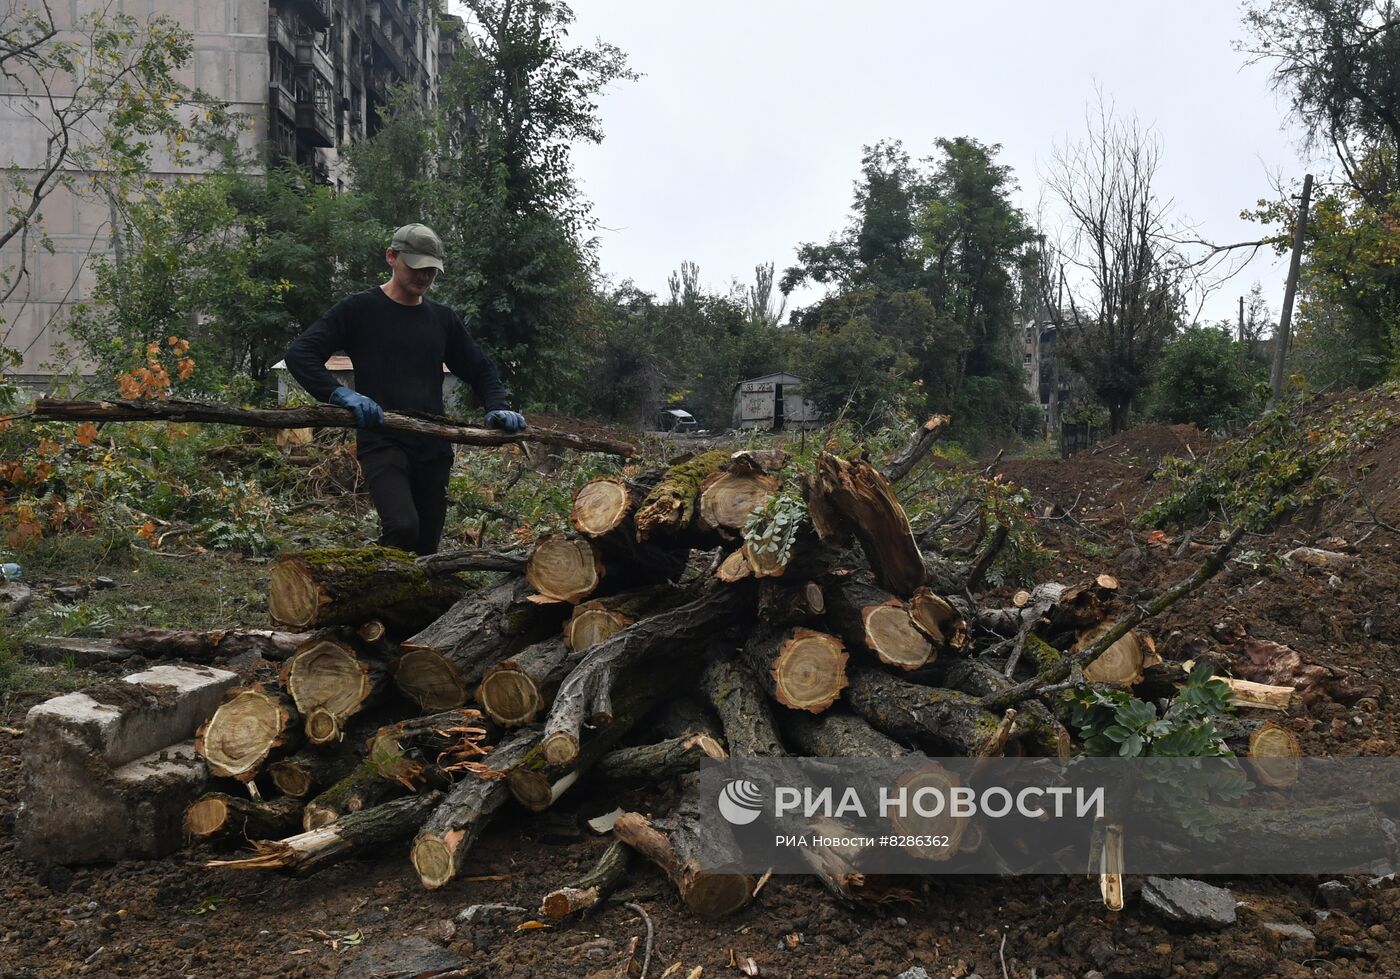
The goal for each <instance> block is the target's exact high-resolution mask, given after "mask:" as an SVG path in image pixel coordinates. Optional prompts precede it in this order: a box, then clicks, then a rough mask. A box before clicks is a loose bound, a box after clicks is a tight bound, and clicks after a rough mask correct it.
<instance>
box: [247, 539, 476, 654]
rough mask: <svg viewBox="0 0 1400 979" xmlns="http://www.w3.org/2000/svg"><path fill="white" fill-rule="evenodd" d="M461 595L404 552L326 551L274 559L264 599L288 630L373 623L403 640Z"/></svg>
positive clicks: (461, 586)
mask: <svg viewBox="0 0 1400 979" xmlns="http://www.w3.org/2000/svg"><path fill="white" fill-rule="evenodd" d="M466 590H467V586H466V583H465V582H463V581H462V580H461V579H459V578H456V577H453V576H451V575H434V574H430V573H429V572H428V571H426V570H425V569H423V568H421V567H419V566H418V564H417V563H416V562H415V561H414V558H413V555H412V554H409V553H408V552H406V551H399V550H395V549H393V548H387V547H362V548H343V547H328V548H320V549H317V550H310V551H302V552H300V553H297V554H288V555H285V556H283V557H282V558H280V559H278V561H277V563H276V564H274V565H273V566H272V572H271V575H270V580H269V583H268V592H267V595H268V608H269V610H270V611H271V613H272V619H273V621H274V622H277V623H278V624H280V625H285V626H289V627H291V628H293V629H313V628H319V627H322V626H332V625H354V626H358V625H360V624H361V623H363V622H367V621H369V620H370V619H378V620H379V621H381V622H383V623H385V624H386V625H388V626H389V627H390V628H391V629H393V630H394V631H396V632H398V633H399V634H401V635H402V634H406V633H413V632H417V631H418V630H419V629H421V628H423V627H424V626H425V625H427V624H428V623H429V622H432V621H433V620H434V619H436V618H437V617H438V616H440V615H442V613H444V612H446V611H447V609H448V608H449V607H451V605H452V603H453V602H455V601H456V600H457V599H459V598H461V597H462V594H463V593H464V592H465V591H466Z"/></svg>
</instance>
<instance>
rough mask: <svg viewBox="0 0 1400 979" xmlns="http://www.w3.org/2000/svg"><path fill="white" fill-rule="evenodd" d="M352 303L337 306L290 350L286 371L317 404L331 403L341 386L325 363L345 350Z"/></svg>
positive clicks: (296, 341)
mask: <svg viewBox="0 0 1400 979" xmlns="http://www.w3.org/2000/svg"><path fill="white" fill-rule="evenodd" d="M349 304H350V300H349V299H348V298H347V299H342V300H341V301H340V302H338V303H336V304H335V305H334V306H332V307H331V308H330V309H329V310H328V311H327V312H326V314H325V315H324V316H322V317H321V318H320V319H318V320H317V321H316V322H315V323H312V324H311V325H310V326H308V327H307V328H306V329H305V330H303V331H302V332H301V334H300V335H299V336H298V337H297V338H296V339H295V340H293V341H292V344H291V346H289V347H288V348H287V356H286V360H287V370H288V371H290V372H291V375H292V377H294V378H296V381H297V383H298V384H300V385H301V386H302V387H304V388H305V389H306V392H307V393H308V394H310V395H311V396H312V397H313V398H315V399H316V400H317V401H329V400H330V398H331V393H332V392H333V391H335V389H336V388H338V387H340V382H339V381H337V380H336V379H335V375H334V374H332V373H331V372H330V371H328V370H327V369H326V360H327V358H329V357H330V356H331V354H333V353H335V352H336V351H337V350H344V349H345V343H346V339H347V336H348V333H349V310H348V308H347V307H348V306H349Z"/></svg>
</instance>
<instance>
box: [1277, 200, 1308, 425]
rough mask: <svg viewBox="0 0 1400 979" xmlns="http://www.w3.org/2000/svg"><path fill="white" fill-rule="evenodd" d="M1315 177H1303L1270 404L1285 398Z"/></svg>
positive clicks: (1280, 318)
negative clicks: (1285, 375)
mask: <svg viewBox="0 0 1400 979" xmlns="http://www.w3.org/2000/svg"><path fill="white" fill-rule="evenodd" d="M1312 181H1313V178H1312V174H1310V173H1309V174H1306V175H1304V177H1303V199H1302V201H1301V203H1299V205H1298V220H1297V223H1296V225H1295V226H1294V228H1293V258H1292V260H1291V261H1290V262H1289V263H1288V283H1287V285H1285V286H1284V287H1283V312H1281V313H1280V314H1279V319H1278V332H1277V333H1275V334H1274V371H1273V378H1272V382H1273V384H1272V387H1273V393H1272V394H1271V395H1270V399H1269V403H1270V404H1273V403H1275V402H1277V401H1278V399H1279V397H1280V396H1281V395H1282V394H1283V358H1284V357H1285V356H1286V355H1287V354H1288V337H1289V331H1290V330H1291V329H1292V327H1293V297H1294V295H1295V294H1296V293H1297V291H1298V267H1299V266H1300V265H1301V264H1302V261H1303V235H1304V233H1305V232H1306V231H1307V226H1308V201H1309V199H1310V198H1311V197H1312Z"/></svg>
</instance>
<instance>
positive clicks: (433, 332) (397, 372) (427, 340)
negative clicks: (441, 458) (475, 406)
mask: <svg viewBox="0 0 1400 979" xmlns="http://www.w3.org/2000/svg"><path fill="white" fill-rule="evenodd" d="M342 350H343V351H344V352H345V353H346V355H347V356H349V358H350V360H351V362H352V363H353V364H354V367H355V390H357V391H359V392H360V393H361V394H363V395H365V396H366V397H370V398H373V399H374V400H375V401H377V402H378V403H379V406H380V407H381V408H384V409H386V410H389V411H414V412H426V413H429V414H434V415H441V414H442V413H443V404H442V367H443V365H444V364H446V365H447V369H448V370H450V371H451V372H452V373H453V374H456V375H457V376H458V377H460V378H461V379H462V380H463V381H465V382H466V383H467V384H469V385H471V387H472V390H474V391H475V392H476V395H477V397H478V398H479V399H480V401H481V403H482V405H483V406H484V407H485V409H486V410H487V411H494V410H496V409H498V408H509V407H510V392H509V391H507V390H506V387H505V385H504V384H502V383H501V379H500V376H499V375H498V374H497V373H496V365H495V364H493V363H492V362H491V358H490V357H488V356H487V355H486V353H485V352H484V351H483V350H482V349H481V347H480V346H479V345H478V344H477V342H476V341H475V340H473V339H472V336H471V334H470V333H468V332H467V328H466V325H465V324H464V323H463V322H462V318H461V317H460V316H458V315H457V313H456V312H455V311H454V310H453V309H452V308H451V307H448V306H444V305H443V304H442V303H436V302H433V301H432V300H431V299H427V298H425V299H424V300H423V301H422V303H420V304H419V305H417V306H405V305H403V304H401V303H396V302H394V301H393V300H392V299H390V298H389V297H388V296H386V295H385V294H384V290H382V289H380V288H378V287H377V286H376V287H375V288H373V289H368V290H366V291H365V292H357V293H355V294H354V295H352V296H347V297H345V298H344V299H342V300H341V301H340V302H338V303H336V304H335V305H334V306H332V307H331V309H330V310H329V311H328V312H327V313H326V314H325V315H324V316H322V317H321V318H320V319H319V320H317V321H316V322H315V323H312V324H311V325H310V326H309V327H307V328H306V330H304V331H303V332H302V333H301V335H300V336H298V337H297V338H296V339H295V340H293V341H292V345H291V346H290V347H288V348H287V357H286V360H287V369H288V370H289V371H290V372H291V374H292V377H294V378H296V380H297V382H298V383H299V384H300V385H301V386H302V387H304V388H305V389H306V390H307V392H308V393H309V394H310V395H311V396H312V397H314V398H316V399H317V400H318V401H326V400H328V399H329V398H330V396H331V392H332V391H334V390H335V389H336V388H338V387H340V382H339V381H337V380H336V379H335V375H334V374H332V373H331V372H330V371H329V370H327V369H326V359H327V358H328V357H330V356H331V355H332V354H334V353H336V352H338V351H342ZM358 438H359V444H360V448H361V449H362V450H363V449H366V448H369V447H371V446H373V445H375V444H380V443H382V442H385V441H388V442H397V443H399V444H402V445H404V446H405V447H409V448H413V449H416V450H419V451H420V452H447V451H450V450H449V447H448V443H446V442H444V441H442V440H441V439H436V438H432V437H430V436H421V435H411V434H409V433H406V432H386V431H375V430H372V429H361V430H360V431H359V435H358Z"/></svg>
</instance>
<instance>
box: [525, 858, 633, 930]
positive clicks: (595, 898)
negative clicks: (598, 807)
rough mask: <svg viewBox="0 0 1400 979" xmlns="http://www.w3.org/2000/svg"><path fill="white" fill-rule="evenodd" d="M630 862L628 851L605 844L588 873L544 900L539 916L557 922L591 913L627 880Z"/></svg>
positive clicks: (550, 893)
mask: <svg viewBox="0 0 1400 979" xmlns="http://www.w3.org/2000/svg"><path fill="white" fill-rule="evenodd" d="M631 861H632V849H631V847H629V846H627V845H626V844H625V843H620V842H617V841H614V842H612V843H610V844H608V847H607V849H605V850H604V851H603V854H602V856H600V857H599V858H598V862H597V863H595V864H594V865H593V867H592V869H591V870H589V871H588V873H586V874H584V875H583V876H582V877H580V878H579V879H578V880H576V881H573V882H572V883H569V884H566V885H565V886H563V887H560V888H558V889H556V890H553V891H550V892H549V893H548V894H546V895H545V896H544V900H543V901H541V902H540V914H541V915H543V916H544V917H546V918H553V919H554V920H555V921H558V920H560V919H562V918H567V917H568V916H569V915H571V914H582V913H583V912H585V911H591V910H592V909H593V908H596V907H597V906H598V905H599V904H601V903H602V902H603V900H604V899H605V898H606V897H607V896H608V895H609V894H611V893H612V892H613V891H614V890H616V889H617V886H618V885H619V884H621V883H622V882H623V881H624V880H625V879H626V878H627V867H628V865H629V864H630V863H631Z"/></svg>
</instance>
